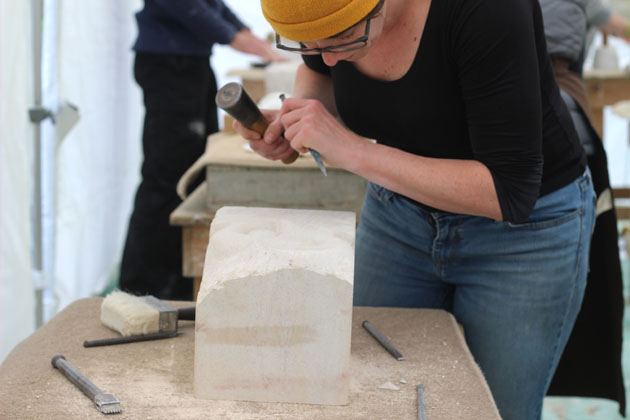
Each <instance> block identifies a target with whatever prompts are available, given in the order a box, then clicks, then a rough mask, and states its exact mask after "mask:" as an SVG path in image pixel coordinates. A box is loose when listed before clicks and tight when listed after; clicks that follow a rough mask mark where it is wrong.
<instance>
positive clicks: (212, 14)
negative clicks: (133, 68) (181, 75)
mask: <svg viewBox="0 0 630 420" xmlns="http://www.w3.org/2000/svg"><path fill="white" fill-rule="evenodd" d="M136 20H137V22H138V38H137V39H136V42H135V43H134V45H133V49H134V50H135V51H138V52H149V53H161V54H178V55H197V56H209V55H210V54H211V53H212V46H213V45H214V44H216V43H218V44H229V43H230V42H232V40H233V39H234V36H235V35H236V33H237V32H238V31H240V30H241V29H243V28H245V25H244V24H243V23H242V22H241V21H240V20H239V19H238V18H237V17H236V15H234V13H232V11H231V10H230V9H229V8H228V7H227V6H226V5H225V4H224V3H223V2H222V1H221V0H145V2H144V8H143V9H142V10H140V11H139V12H138V13H136Z"/></svg>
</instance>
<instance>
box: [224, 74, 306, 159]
mask: <svg viewBox="0 0 630 420" xmlns="http://www.w3.org/2000/svg"><path fill="white" fill-rule="evenodd" d="M215 102H216V104H217V106H218V107H219V108H221V109H222V110H224V111H225V112H227V113H228V114H230V115H231V116H232V117H234V119H236V120H237V121H238V122H240V123H241V124H243V125H244V126H245V127H247V128H249V129H250V130H254V131H255V132H257V133H258V134H260V135H261V136H262V135H264V134H265V131H266V130H267V127H269V121H267V119H266V118H265V116H264V115H263V114H262V113H261V112H260V109H258V106H256V104H255V103H254V101H252V99H251V98H250V96H249V95H248V94H247V92H246V91H245V89H244V88H243V86H242V85H241V84H240V83H236V82H230V83H228V84H226V85H225V86H223V87H222V88H221V89H219V91H218V92H217V96H216V98H215ZM298 156H299V153H298V152H297V151H294V152H293V154H291V156H289V157H287V158H285V159H282V162H283V163H287V164H288V163H293V162H294V161H295V159H297V157H298Z"/></svg>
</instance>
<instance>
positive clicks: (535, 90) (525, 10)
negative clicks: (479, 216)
mask: <svg viewBox="0 0 630 420" xmlns="http://www.w3.org/2000/svg"><path fill="white" fill-rule="evenodd" d="M534 1H535V0H510V1H506V0H463V1H461V2H460V5H461V7H460V8H459V9H458V10H457V11H456V12H455V13H456V16H455V18H454V19H453V20H452V22H453V28H452V31H451V32H450V33H451V36H452V39H451V45H452V53H453V57H452V59H453V60H454V62H455V65H456V68H457V77H458V81H459V84H460V88H461V91H462V96H463V100H464V106H465V112H466V118H467V124H468V131H469V135H470V141H471V147H472V151H473V156H474V159H476V160H478V161H480V162H481V163H483V164H484V165H486V166H487V167H488V169H489V170H490V172H491V174H492V178H493V181H494V185H495V189H496V192H497V195H498V199H499V204H500V206H501V213H502V216H503V220H506V221H512V222H519V221H523V220H525V219H527V217H528V216H529V214H530V213H531V211H532V210H533V208H534V205H535V203H536V200H537V198H538V195H539V190H540V185H541V180H542V169H543V154H542V137H543V135H542V132H543V131H542V104H541V92H540V86H541V84H540V75H539V64H538V63H539V55H538V53H539V51H538V49H539V48H540V47H541V46H540V45H538V44H537V39H538V38H539V37H537V36H536V31H537V30H542V28H539V29H535V26H536V25H537V24H539V23H540V22H536V20H537V19H535V14H536V9H537V8H535V7H534V5H533V2H534ZM542 48H543V49H544V45H543V46H542Z"/></svg>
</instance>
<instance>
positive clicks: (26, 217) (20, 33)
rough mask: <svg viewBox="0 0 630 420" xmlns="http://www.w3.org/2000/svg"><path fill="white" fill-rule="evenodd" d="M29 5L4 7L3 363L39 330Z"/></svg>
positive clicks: (0, 84) (0, 141)
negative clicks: (33, 254) (32, 214)
mask: <svg viewBox="0 0 630 420" xmlns="http://www.w3.org/2000/svg"><path fill="white" fill-rule="evenodd" d="M31 3H32V2H30V1H0V361H2V360H3V359H4V357H5V356H6V354H7V353H8V352H9V350H10V349H11V348H13V346H14V345H15V344H17V343H18V342H19V341H20V340H22V339H23V338H25V337H27V336H28V335H29V334H30V333H31V332H33V330H34V328H35V295H34V290H33V278H32V274H31V252H30V251H31V234H32V233H31V223H30V221H31V218H30V208H31V187H32V182H31V178H32V171H31V169H32V168H31V159H32V155H33V153H32V152H33V150H32V144H33V136H34V133H33V128H32V125H31V124H30V123H29V120H28V114H27V109H28V108H29V107H30V106H31V105H32V98H33V89H32V86H33V71H32V69H33V52H32V50H31V49H30V48H29V47H30V46H31V45H32V33H31Z"/></svg>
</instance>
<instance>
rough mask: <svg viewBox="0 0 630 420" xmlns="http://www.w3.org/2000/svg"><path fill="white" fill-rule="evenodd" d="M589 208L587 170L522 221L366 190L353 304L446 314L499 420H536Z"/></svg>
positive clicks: (576, 301)
mask: <svg viewBox="0 0 630 420" xmlns="http://www.w3.org/2000/svg"><path fill="white" fill-rule="evenodd" d="M594 207H595V193H594V192H593V188H592V183H591V178H590V172H589V171H588V170H587V171H586V172H585V174H584V175H582V176H581V177H579V178H578V179H576V180H575V181H574V182H572V183H570V184H569V185H567V186H565V187H563V188H561V189H559V190H557V191H555V192H553V193H551V194H548V195H546V196H544V197H541V198H540V199H538V201H537V202H536V206H535V208H534V211H533V212H532V214H531V216H530V217H529V219H528V220H527V221H526V222H525V223H519V224H514V223H509V222H497V221H494V220H491V219H488V218H484V217H477V216H467V215H461V214H454V213H448V212H442V211H427V210H426V209H423V208H421V207H420V206H418V205H417V204H415V203H413V202H411V201H409V200H407V199H406V198H404V197H402V196H400V195H398V194H396V193H394V192H392V191H389V190H387V189H385V188H382V187H380V186H378V185H376V184H373V183H370V185H369V187H368V191H367V194H366V199H365V203H364V205H363V210H362V213H361V221H360V224H359V227H358V230H357V245H356V259H355V286H354V305H356V306H390V307H407V308H439V309H445V310H447V311H449V312H451V313H453V315H454V316H455V318H456V319H457V321H458V322H459V323H460V324H462V326H463V327H464V332H465V336H466V342H467V344H468V346H469V348H470V351H471V352H472V354H473V356H474V358H475V360H476V362H477V363H478V364H479V366H480V367H481V370H482V371H483V373H484V376H485V378H486V380H487V382H488V384H489V386H490V389H491V390H492V394H493V396H494V399H495V401H496V404H497V406H498V408H499V411H500V413H501V416H502V417H503V419H504V420H533V419H539V418H540V416H541V411H542V402H543V398H544V396H545V393H546V391H547V388H548V386H549V383H550V381H551V377H552V375H553V373H554V370H555V368H556V366H557V364H558V361H559V359H560V356H561V354H562V350H563V348H564V346H565V344H566V342H567V339H568V337H569V334H570V332H571V329H572V328H573V324H574V322H575V319H576V317H577V314H578V311H579V309H580V305H581V302H582V297H583V295H584V289H585V286H586V275H587V271H588V256H589V245H590V239H591V233H592V231H593V225H594V221H595V210H594Z"/></svg>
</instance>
